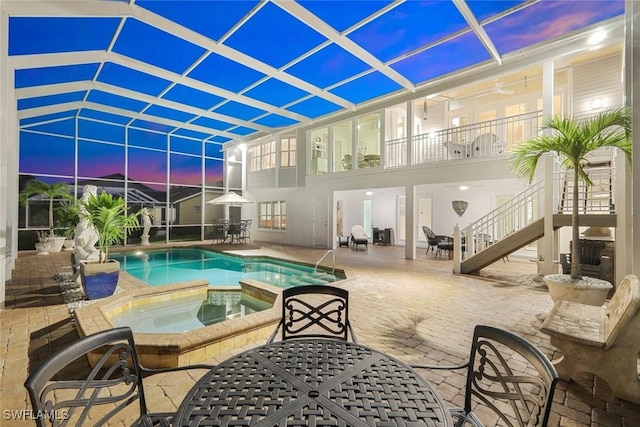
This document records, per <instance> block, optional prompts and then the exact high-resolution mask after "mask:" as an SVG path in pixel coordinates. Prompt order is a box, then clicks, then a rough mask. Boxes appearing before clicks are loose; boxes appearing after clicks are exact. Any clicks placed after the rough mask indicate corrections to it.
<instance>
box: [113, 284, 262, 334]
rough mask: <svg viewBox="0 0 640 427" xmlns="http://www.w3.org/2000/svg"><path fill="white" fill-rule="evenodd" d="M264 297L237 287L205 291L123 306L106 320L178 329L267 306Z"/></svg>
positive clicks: (137, 328)
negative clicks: (120, 311)
mask: <svg viewBox="0 0 640 427" xmlns="http://www.w3.org/2000/svg"><path fill="white" fill-rule="evenodd" d="M271 307H272V305H271V304H269V303H268V302H266V301H262V300H259V299H256V298H253V297H251V296H249V295H245V294H243V293H242V292H241V291H209V293H208V295H207V298H205V299H203V298H202V296H201V295H195V296H191V297H184V298H180V299H177V300H176V299H173V300H170V301H162V302H155V303H153V304H145V305H139V306H134V307H130V308H128V309H125V310H124V311H123V312H122V313H121V314H119V315H118V316H117V317H114V318H111V319H110V321H111V323H112V324H113V325H114V326H116V327H117V326H129V327H131V329H133V331H134V332H147V333H182V332H185V331H191V330H193V329H198V328H202V327H204V326H209V325H212V324H214V323H220V322H224V321H225V320H230V319H235V318H238V317H243V316H246V315H249V314H251V313H256V312H259V311H262V310H266V309H268V308H271Z"/></svg>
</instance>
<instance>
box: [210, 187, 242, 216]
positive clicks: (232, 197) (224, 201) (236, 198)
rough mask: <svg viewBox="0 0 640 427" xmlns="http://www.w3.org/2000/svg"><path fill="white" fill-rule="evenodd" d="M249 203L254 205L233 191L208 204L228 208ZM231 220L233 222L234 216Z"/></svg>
mask: <svg viewBox="0 0 640 427" xmlns="http://www.w3.org/2000/svg"><path fill="white" fill-rule="evenodd" d="M247 203H253V202H252V201H251V200H249V199H246V198H244V197H242V196H240V195H238V194H236V193H234V192H233V191H229V192H228V193H227V194H223V195H222V196H218V197H216V198H215V199H211V200H209V201H208V202H207V204H212V205H227V206H242V205H244V204H247ZM229 219H230V220H231V222H233V215H231V214H230V215H229Z"/></svg>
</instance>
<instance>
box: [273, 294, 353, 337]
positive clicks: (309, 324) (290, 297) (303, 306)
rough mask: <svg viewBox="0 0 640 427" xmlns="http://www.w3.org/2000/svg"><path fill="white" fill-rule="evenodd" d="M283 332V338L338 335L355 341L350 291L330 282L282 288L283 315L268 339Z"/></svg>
mask: <svg viewBox="0 0 640 427" xmlns="http://www.w3.org/2000/svg"><path fill="white" fill-rule="evenodd" d="M278 331H282V332H281V334H282V335H281V337H282V340H287V339H293V338H335V339H339V340H343V341H348V339H349V335H350V336H351V340H352V341H353V342H356V337H355V335H354V333H353V329H352V328H351V323H350V322H349V291H347V290H345V289H340V288H336V287H334V286H329V285H307V286H297V287H294V288H287V289H284V290H283V291H282V319H280V323H279V324H278V326H277V327H276V329H275V331H273V333H272V334H271V336H270V337H269V339H268V341H267V342H273V341H274V340H275V338H276V336H277V335H278Z"/></svg>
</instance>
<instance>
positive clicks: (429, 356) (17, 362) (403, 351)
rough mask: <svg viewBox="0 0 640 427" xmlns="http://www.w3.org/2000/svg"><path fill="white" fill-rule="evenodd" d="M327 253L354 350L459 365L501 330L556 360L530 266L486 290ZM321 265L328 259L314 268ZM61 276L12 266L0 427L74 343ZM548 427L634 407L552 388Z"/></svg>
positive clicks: (170, 388) (590, 390)
mask: <svg viewBox="0 0 640 427" xmlns="http://www.w3.org/2000/svg"><path fill="white" fill-rule="evenodd" d="M254 247H255V245H254ZM234 249H235V248H234ZM270 249H271V250H275V251H277V252H278V253H280V254H282V255H283V256H284V257H289V258H295V259H299V260H302V261H307V262H311V263H315V262H316V260H318V259H319V258H320V257H321V256H322V255H323V254H324V253H325V252H326V250H322V249H310V248H300V247H290V246H271V247H270ZM335 253H336V264H337V267H338V268H344V269H345V270H346V271H347V275H348V277H349V279H348V280H346V281H345V282H341V283H340V286H343V287H345V288H347V289H348V290H349V291H350V295H351V298H350V300H351V307H350V308H351V319H352V324H353V325H354V328H355V332H356V335H357V337H358V341H359V342H361V343H362V344H365V345H368V346H371V347H374V348H376V349H379V350H381V351H383V352H386V353H388V354H391V355H393V356H396V357H398V358H401V359H403V360H405V361H408V362H418V361H420V362H421V363H436V362H437V363H446V364H452V363H459V362H461V361H462V360H463V359H464V358H465V357H466V356H467V354H468V349H469V343H470V340H471V336H472V331H473V328H474V326H475V325H476V324H479V323H482V324H489V325H494V326H498V327H502V328H506V329H509V330H511V331H513V332H515V333H517V334H520V335H522V336H524V337H525V338H527V339H529V340H530V341H532V342H533V343H534V344H536V345H537V346H539V347H540V348H541V349H542V350H543V351H544V352H545V353H546V354H548V355H549V356H550V357H552V358H553V357H555V356H557V355H556V354H555V349H554V348H553V347H552V346H551V345H550V344H549V340H548V338H547V336H546V335H544V334H542V333H540V332H539V329H538V328H539V325H540V323H541V321H540V319H541V318H542V317H543V316H544V315H545V313H547V312H548V311H549V310H550V308H551V306H552V302H551V299H550V297H549V295H548V293H547V291H546V289H544V287H543V286H542V285H540V284H539V283H537V282H532V281H531V280H526V279H530V278H531V277H533V275H534V272H535V267H536V266H535V264H534V263H530V262H528V261H526V260H518V259H517V258H516V259H514V257H511V260H510V261H509V262H502V261H500V262H497V263H496V264H494V265H492V266H490V267H489V268H487V269H485V270H484V271H483V273H484V274H489V275H491V276H493V277H502V278H503V280H502V281H495V280H491V281H490V280H486V279H482V278H478V277H472V276H458V275H454V274H452V273H451V261H450V260H448V259H443V258H438V259H434V258H433V256H432V254H429V255H428V256H427V255H425V253H424V250H419V252H418V259H417V260H414V261H412V260H406V259H404V248H402V247H393V246H386V247H384V246H373V245H369V248H368V249H367V250H364V248H362V247H361V248H359V250H357V251H356V250H353V249H350V248H340V249H337V250H336V251H335ZM328 263H329V264H330V257H327V261H325V262H323V264H324V265H327V264H328ZM69 266H70V255H69V254H68V253H60V254H51V255H49V256H35V255H34V254H32V253H25V254H20V257H19V258H18V261H17V265H16V268H15V270H14V273H13V280H12V281H11V283H10V284H8V287H7V302H6V306H5V308H4V309H3V310H2V312H1V318H2V329H1V342H2V358H1V363H2V372H1V373H2V376H1V378H0V387H1V388H0V390H1V394H0V396H1V399H0V406H1V407H2V410H3V414H2V419H0V425H2V426H5V425H6V426H14V425H15V426H23V425H24V426H27V425H32V422H26V421H18V420H17V419H16V418H17V417H18V414H20V413H21V411H24V410H28V409H30V404H29V403H28V397H27V395H26V393H25V390H24V387H23V385H22V384H23V382H24V379H25V378H26V376H27V372H28V371H29V369H30V367H33V366H35V365H37V364H38V363H39V362H40V361H41V360H42V359H43V358H45V357H46V356H47V355H48V354H50V353H51V352H52V351H53V350H54V349H56V348H59V347H60V346H64V345H65V344H67V343H69V342H71V341H73V340H75V339H77V334H76V332H75V329H74V326H73V323H72V322H71V319H70V316H69V314H68V312H67V308H66V305H65V304H64V303H63V300H62V297H61V295H60V292H59V288H58V285H57V283H56V282H55V280H54V279H53V275H54V273H56V272H65V271H69V269H70V267H69ZM523 279H525V280H523ZM514 282H517V283H515V284H514ZM258 344H261V343H255V344H253V345H258ZM238 351H240V350H238ZM229 355H230V354H223V355H220V356H219V357H218V358H216V359H217V360H209V361H207V362H209V363H215V362H216V361H218V360H223V359H225V358H226V357H228V356H229ZM421 372H424V375H425V377H426V378H427V379H429V380H430V381H431V382H432V383H434V384H435V387H436V389H437V390H438V391H439V392H440V393H441V395H442V397H443V398H444V399H445V400H446V401H447V402H448V403H450V404H451V405H456V406H460V405H462V403H463V395H462V391H463V388H464V377H463V375H461V374H460V372H445V371H437V373H432V372H427V371H421ZM170 375H171V376H169V377H163V376H155V377H151V378H149V381H146V382H145V386H146V387H147V394H148V400H149V401H150V406H151V409H152V410H154V411H168V410H175V409H176V407H177V405H179V402H180V400H181V398H182V396H184V395H185V393H186V392H187V390H188V389H189V388H190V387H191V385H192V384H193V382H194V381H195V379H196V378H197V376H198V373H197V372H195V373H191V374H186V373H179V375H176V374H170ZM125 424H126V423H122V424H119V425H125ZM549 425H550V426H563V427H565V426H594V427H595V426H606V427H617V426H620V427H631V426H640V405H638V404H634V403H631V402H626V401H621V400H619V399H616V398H614V397H613V396H612V395H611V392H610V389H609V388H608V386H607V385H606V383H603V382H602V381H600V380H599V379H598V378H594V377H593V376H591V375H586V374H585V375H584V376H583V377H581V378H579V379H578V380H577V381H571V382H570V383H566V382H561V383H560V385H559V387H558V389H557V392H556V398H555V403H554V405H553V414H552V418H551V422H550V424H549Z"/></svg>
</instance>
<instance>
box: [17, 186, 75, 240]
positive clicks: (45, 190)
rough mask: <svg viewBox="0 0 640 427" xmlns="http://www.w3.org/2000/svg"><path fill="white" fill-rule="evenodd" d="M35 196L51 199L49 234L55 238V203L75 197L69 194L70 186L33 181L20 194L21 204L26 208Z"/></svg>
mask: <svg viewBox="0 0 640 427" xmlns="http://www.w3.org/2000/svg"><path fill="white" fill-rule="evenodd" d="M35 195H44V196H46V197H47V198H48V199H49V234H50V236H51V237H53V236H54V234H53V201H54V200H55V199H66V200H70V199H72V198H73V196H71V193H70V192H69V186H68V185H67V184H65V183H64V182H56V183H55V184H47V183H46V182H42V181H39V180H37V179H32V180H31V181H28V182H27V183H26V184H25V186H24V188H23V189H22V191H21V192H20V195H19V197H20V203H22V205H23V206H25V207H26V206H27V205H28V204H29V197H31V196H35Z"/></svg>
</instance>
